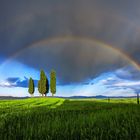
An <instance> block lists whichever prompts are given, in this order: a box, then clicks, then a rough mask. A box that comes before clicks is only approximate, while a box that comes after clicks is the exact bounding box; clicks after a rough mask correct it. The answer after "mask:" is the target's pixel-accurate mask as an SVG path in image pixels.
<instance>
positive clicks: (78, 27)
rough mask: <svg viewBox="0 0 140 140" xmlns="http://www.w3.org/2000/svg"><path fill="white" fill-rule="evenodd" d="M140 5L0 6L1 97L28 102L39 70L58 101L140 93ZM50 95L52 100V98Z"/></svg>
mask: <svg viewBox="0 0 140 140" xmlns="http://www.w3.org/2000/svg"><path fill="white" fill-rule="evenodd" d="M139 5H140V1H137V0H133V1H132V0H123V1H122V0H117V1H116V0H106V1H105V0H86V1H85V0H59V1H58V0H28V1H27V0H24V1H23V0H13V1H8V0H0V96H29V94H28V88H27V87H28V80H29V78H30V77H32V78H33V79H34V81H35V85H36V90H35V95H36V96H38V95H39V93H38V90H37V83H38V80H39V75H40V70H41V69H44V70H45V72H46V75H47V77H48V79H50V77H49V75H50V71H51V69H55V71H56V74H57V93H56V96H96V95H105V96H134V95H136V93H139V91H140V55H139V54H140V27H139V25H140V19H139V17H140V8H139ZM49 95H51V94H50V93H49Z"/></svg>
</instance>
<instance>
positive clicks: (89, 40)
mask: <svg viewBox="0 0 140 140" xmlns="http://www.w3.org/2000/svg"><path fill="white" fill-rule="evenodd" d="M68 41H79V42H81V41H84V42H86V43H90V44H93V45H95V43H96V44H98V45H100V46H101V47H105V48H109V49H111V50H112V51H115V52H116V53H118V54H119V55H120V56H122V57H123V58H124V59H126V60H127V61H128V62H130V64H132V65H133V66H134V67H135V68H137V69H138V70H140V65H139V64H138V63H137V62H135V60H133V58H132V57H130V56H129V55H127V54H126V53H124V52H123V51H122V50H120V49H118V48H115V47H113V46H111V45H108V44H105V43H103V42H101V41H98V40H96V39H93V38H87V37H80V36H62V37H52V38H47V39H43V40H39V41H35V42H33V43H31V44H29V45H27V46H25V47H23V48H22V49H20V50H19V51H17V52H16V53H14V54H12V55H11V56H10V57H9V58H8V59H7V60H6V61H4V62H3V63H2V64H1V66H3V65H5V64H7V63H8V62H10V61H11V60H13V59H14V58H16V57H17V56H19V55H20V54H22V53H23V52H24V51H25V50H26V49H29V48H34V47H39V46H40V45H49V44H51V43H56V44H57V43H64V42H68Z"/></svg>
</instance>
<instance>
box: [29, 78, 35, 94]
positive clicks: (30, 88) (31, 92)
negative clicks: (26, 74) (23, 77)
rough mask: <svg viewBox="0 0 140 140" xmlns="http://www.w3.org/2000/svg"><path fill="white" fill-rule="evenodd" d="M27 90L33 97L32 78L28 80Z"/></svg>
mask: <svg viewBox="0 0 140 140" xmlns="http://www.w3.org/2000/svg"><path fill="white" fill-rule="evenodd" d="M28 87H29V89H28V92H29V93H30V94H31V96H33V94H34V90H35V89H34V80H33V79H32V78H30V79H29V86H28Z"/></svg>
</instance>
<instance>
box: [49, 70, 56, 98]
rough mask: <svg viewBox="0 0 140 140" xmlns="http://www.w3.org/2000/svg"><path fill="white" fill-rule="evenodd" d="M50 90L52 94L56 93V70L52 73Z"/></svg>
mask: <svg viewBox="0 0 140 140" xmlns="http://www.w3.org/2000/svg"><path fill="white" fill-rule="evenodd" d="M50 90H51V93H52V96H54V94H55V93H56V72H55V71H54V70H52V71H51V74H50Z"/></svg>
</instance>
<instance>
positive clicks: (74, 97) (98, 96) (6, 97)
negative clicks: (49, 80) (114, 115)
mask: <svg viewBox="0 0 140 140" xmlns="http://www.w3.org/2000/svg"><path fill="white" fill-rule="evenodd" d="M35 97H36V98H37V97H39V96H35ZM47 97H52V96H47ZM55 97H57V98H66V99H86V98H96V99H105V98H136V96H103V95H97V96H70V97H64V96H54V97H52V98H55ZM27 98H30V97H28V96H26V97H13V96H0V100H6V99H27Z"/></svg>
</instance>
